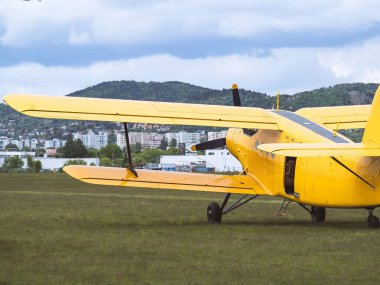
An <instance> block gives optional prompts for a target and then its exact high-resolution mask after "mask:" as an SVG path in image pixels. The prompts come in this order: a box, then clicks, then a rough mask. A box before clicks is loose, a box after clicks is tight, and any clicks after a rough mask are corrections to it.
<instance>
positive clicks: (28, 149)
mask: <svg viewBox="0 0 380 285" xmlns="http://www.w3.org/2000/svg"><path fill="white" fill-rule="evenodd" d="M21 150H22V151H30V147H28V146H23V147H22V149H21Z"/></svg>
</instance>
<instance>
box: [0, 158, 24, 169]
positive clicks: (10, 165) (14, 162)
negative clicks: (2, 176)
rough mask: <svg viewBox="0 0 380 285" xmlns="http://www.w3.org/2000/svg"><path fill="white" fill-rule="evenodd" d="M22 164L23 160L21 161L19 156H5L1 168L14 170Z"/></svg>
mask: <svg viewBox="0 0 380 285" xmlns="http://www.w3.org/2000/svg"><path fill="white" fill-rule="evenodd" d="M23 165H24V162H23V161H22V159H21V158H20V157H19V156H17V155H14V156H10V157H6V158H5V159H4V163H3V166H2V169H3V170H5V171H8V170H15V169H19V168H22V167H23Z"/></svg>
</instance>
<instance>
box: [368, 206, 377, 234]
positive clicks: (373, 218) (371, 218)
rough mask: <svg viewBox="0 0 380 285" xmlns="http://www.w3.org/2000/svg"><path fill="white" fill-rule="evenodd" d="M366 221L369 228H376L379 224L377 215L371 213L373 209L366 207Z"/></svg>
mask: <svg viewBox="0 0 380 285" xmlns="http://www.w3.org/2000/svg"><path fill="white" fill-rule="evenodd" d="M367 223H368V227H369V228H371V229H377V228H378V227H379V226H380V222H379V219H378V217H376V216H374V215H373V209H368V218H367Z"/></svg>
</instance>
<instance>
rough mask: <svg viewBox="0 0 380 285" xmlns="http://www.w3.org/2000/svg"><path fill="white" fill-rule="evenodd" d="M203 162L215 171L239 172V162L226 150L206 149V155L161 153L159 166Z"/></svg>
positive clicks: (166, 166)
mask: <svg viewBox="0 0 380 285" xmlns="http://www.w3.org/2000/svg"><path fill="white" fill-rule="evenodd" d="M194 163H199V164H201V163H205V165H206V167H212V168H215V171H216V172H227V171H231V172H241V171H242V170H243V168H242V166H241V164H240V162H239V161H238V160H237V159H236V158H235V157H234V156H233V155H232V154H231V153H230V152H229V151H228V150H227V149H222V150H220V149H215V150H206V155H162V156H161V157H160V167H162V168H170V167H178V166H190V165H191V164H194Z"/></svg>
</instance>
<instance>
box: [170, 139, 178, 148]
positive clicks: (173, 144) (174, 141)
mask: <svg viewBox="0 0 380 285" xmlns="http://www.w3.org/2000/svg"><path fill="white" fill-rule="evenodd" d="M176 146H177V140H176V139H171V141H170V144H169V147H176Z"/></svg>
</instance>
